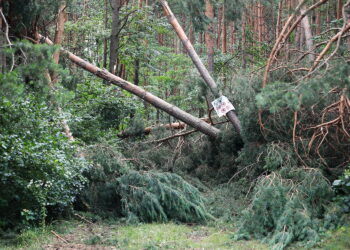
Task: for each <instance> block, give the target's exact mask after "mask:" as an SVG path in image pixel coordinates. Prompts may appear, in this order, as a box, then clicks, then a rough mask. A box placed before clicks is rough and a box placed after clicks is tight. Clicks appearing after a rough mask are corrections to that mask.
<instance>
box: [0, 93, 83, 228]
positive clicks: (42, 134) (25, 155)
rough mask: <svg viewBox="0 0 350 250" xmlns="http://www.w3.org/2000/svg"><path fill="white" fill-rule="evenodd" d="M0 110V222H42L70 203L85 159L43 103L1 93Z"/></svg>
mask: <svg viewBox="0 0 350 250" xmlns="http://www.w3.org/2000/svg"><path fill="white" fill-rule="evenodd" d="M0 110H1V112H0V114H1V115H0V124H1V128H0V165H1V169H0V197H1V198H0V215H1V216H0V217H1V218H2V219H1V221H0V222H1V225H0V226H1V227H5V228H7V227H14V226H16V225H17V224H18V223H22V224H29V225H30V224H37V223H39V222H40V223H42V224H44V223H45V219H46V217H47V215H48V213H51V214H50V215H51V216H52V215H57V214H60V213H62V212H63V211H64V209H65V208H67V207H70V206H71V205H72V203H73V201H74V198H75V196H76V194H77V193H78V192H79V190H81V189H82V187H83V184H84V182H85V178H83V176H82V171H83V170H84V169H86V167H87V164H86V162H85V161H84V160H82V159H79V158H76V157H75V152H76V147H75V146H74V145H72V144H70V143H69V142H68V140H67V138H66V137H65V136H64V135H63V133H62V132H60V131H61V128H60V122H59V119H58V117H57V116H56V115H55V114H54V113H53V112H52V111H51V110H49V109H48V108H47V107H46V105H45V104H43V103H36V102H35V99H34V98H33V97H30V96H28V98H25V99H22V100H19V103H18V102H11V101H9V100H7V99H6V98H5V99H1V101H0Z"/></svg>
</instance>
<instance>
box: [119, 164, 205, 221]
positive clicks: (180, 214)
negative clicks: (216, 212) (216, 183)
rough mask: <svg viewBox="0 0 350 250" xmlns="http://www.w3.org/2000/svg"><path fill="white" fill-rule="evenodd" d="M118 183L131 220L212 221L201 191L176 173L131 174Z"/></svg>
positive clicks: (125, 213) (124, 208)
mask: <svg viewBox="0 0 350 250" xmlns="http://www.w3.org/2000/svg"><path fill="white" fill-rule="evenodd" d="M118 183H119V185H120V187H119V192H120V195H121V197H122V203H123V213H124V215H125V216H127V217H128V218H129V220H134V219H139V220H141V221H144V222H152V221H160V222H167V221H169V220H175V221H180V222H205V221H207V220H208V219H210V218H212V217H211V215H210V214H209V213H208V212H207V211H206V209H205V207H204V203H203V199H202V197H201V194H200V193H199V191H198V190H197V189H196V188H195V187H193V186H192V185H190V184H188V183H187V182H186V181H184V180H183V179H182V178H181V177H180V176H178V175H176V174H170V173H155V172H144V173H141V172H136V171H131V172H129V173H128V174H126V175H124V176H122V177H120V178H118Z"/></svg>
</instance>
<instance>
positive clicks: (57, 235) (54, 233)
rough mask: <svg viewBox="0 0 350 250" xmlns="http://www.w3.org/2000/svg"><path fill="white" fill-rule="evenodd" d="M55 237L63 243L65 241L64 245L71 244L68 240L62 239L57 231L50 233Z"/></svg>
mask: <svg viewBox="0 0 350 250" xmlns="http://www.w3.org/2000/svg"><path fill="white" fill-rule="evenodd" d="M50 232H51V233H52V234H53V235H55V236H56V237H57V238H58V239H60V240H61V241H63V242H64V243H66V244H69V242H68V241H67V240H66V239H64V238H62V237H61V236H60V235H59V234H58V233H56V232H55V231H50Z"/></svg>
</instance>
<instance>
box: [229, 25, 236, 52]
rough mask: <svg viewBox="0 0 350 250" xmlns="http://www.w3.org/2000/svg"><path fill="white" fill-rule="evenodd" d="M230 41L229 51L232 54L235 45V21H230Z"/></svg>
mask: <svg viewBox="0 0 350 250" xmlns="http://www.w3.org/2000/svg"><path fill="white" fill-rule="evenodd" d="M230 26H231V30H230V32H231V41H230V48H231V50H230V53H231V54H233V53H235V45H236V28H235V23H234V22H231V25H230Z"/></svg>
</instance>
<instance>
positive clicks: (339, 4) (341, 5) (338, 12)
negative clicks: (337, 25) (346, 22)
mask: <svg viewBox="0 0 350 250" xmlns="http://www.w3.org/2000/svg"><path fill="white" fill-rule="evenodd" d="M342 10H343V3H342V0H338V4H337V19H341V18H342Z"/></svg>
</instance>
